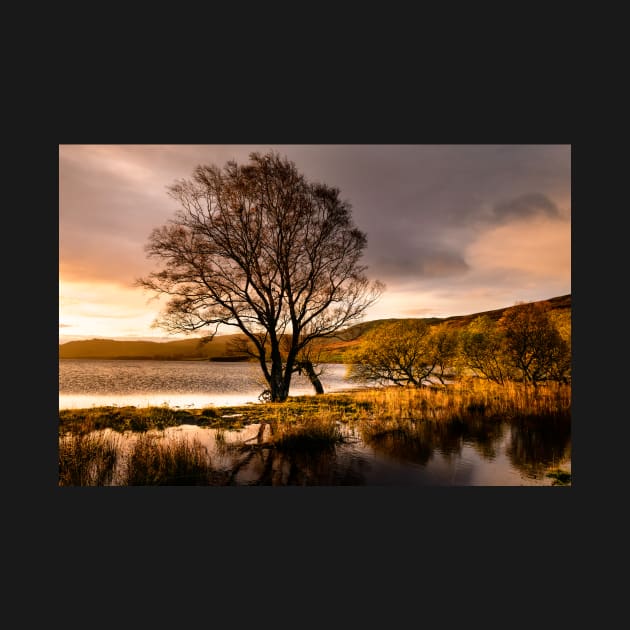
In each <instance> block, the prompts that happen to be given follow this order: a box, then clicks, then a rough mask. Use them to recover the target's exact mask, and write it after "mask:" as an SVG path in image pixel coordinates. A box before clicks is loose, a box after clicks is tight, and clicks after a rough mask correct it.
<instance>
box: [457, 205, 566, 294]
mask: <svg viewBox="0 0 630 630" xmlns="http://www.w3.org/2000/svg"><path fill="white" fill-rule="evenodd" d="M465 258H466V261H467V262H468V264H469V265H470V267H471V268H473V269H474V270H475V273H476V274H478V275H480V276H483V277H485V278H486V281H488V280H492V281H493V282H495V283H499V282H501V283H505V282H512V284H515V285H516V284H518V283H521V284H524V285H526V286H536V285H538V286H541V285H543V284H544V285H549V286H553V285H555V284H561V283H565V285H567V286H568V285H570V280H571V229H570V223H568V222H567V221H565V220H562V219H558V218H554V217H549V216H544V215H535V216H533V217H526V218H519V219H518V220H516V221H513V222H511V223H509V224H507V225H501V226H498V227H495V228H492V229H490V230H488V231H486V232H485V233H483V234H482V235H481V236H480V237H479V238H478V239H477V240H476V241H474V242H473V243H471V245H470V246H469V247H468V248H467V250H466V253H465Z"/></svg>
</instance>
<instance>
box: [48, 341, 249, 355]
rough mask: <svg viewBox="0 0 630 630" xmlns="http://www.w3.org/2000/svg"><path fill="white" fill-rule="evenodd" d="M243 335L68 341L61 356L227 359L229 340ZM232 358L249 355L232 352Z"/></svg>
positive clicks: (62, 346) (60, 347)
mask: <svg viewBox="0 0 630 630" xmlns="http://www.w3.org/2000/svg"><path fill="white" fill-rule="evenodd" d="M239 336H240V335H223V336H218V337H215V338H214V339H213V340H212V341H211V342H208V343H201V340H200V339H199V338H197V337H196V338H192V339H178V340H177V341H163V342H162V341H115V340H113V339H88V340H82V341H68V342H66V343H62V344H60V345H59V358H60V359H165V360H171V361H175V360H194V359H197V360H226V359H227V357H228V355H229V342H230V341H231V340H232V339H234V338H235V337H239ZM229 358H230V360H231V361H238V360H239V359H246V358H247V357H243V356H242V355H236V356H230V357H229Z"/></svg>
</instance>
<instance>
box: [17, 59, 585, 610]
mask: <svg viewBox="0 0 630 630" xmlns="http://www.w3.org/2000/svg"><path fill="white" fill-rule="evenodd" d="M252 63H253V62H252ZM390 63H391V61H390ZM412 65H413V64H412ZM392 67H393V66H392ZM421 67H422V66H421V65H420V64H419V65H418V67H417V68H415V70H416V72H414V71H413V70H414V68H411V69H409V70H410V72H408V73H403V72H398V73H396V72H394V73H392V74H389V73H388V72H387V68H383V67H382V66H381V72H380V73H379V78H380V79H381V81H380V82H375V80H374V79H375V77H374V76H373V75H372V74H371V72H370V69H369V67H366V65H361V66H360V67H359V68H358V69H356V68H354V66H353V63H352V62H351V61H350V60H349V59H346V60H345V62H344V63H343V64H342V68H341V70H344V71H340V72H337V73H336V74H333V80H332V81H328V82H326V79H328V78H329V76H328V75H327V74H326V71H322V75H319V74H318V75H315V74H311V75H310V77H309V81H304V83H303V84H302V85H296V86H288V85H285V86H284V90H277V91H276V90H268V91H259V89H258V88H259V87H260V84H261V83H262V79H261V78H260V77H259V78H258V80H254V81H253V84H252V85H251V86H248V87H249V89H244V88H243V85H242V83H241V81H240V80H238V81H237V80H233V81H232V82H230V83H229V84H228V85H227V87H225V86H223V84H221V85H222V89H221V90H220V91H219V94H215V93H213V90H212V87H209V88H207V89H208V92H207V94H206V92H205V91H203V90H202V94H206V97H207V98H203V97H202V94H200V95H198V96H197V95H196V93H195V90H194V89H193V86H191V89H190V93H189V94H188V93H187V94H183V95H182V92H181V91H180V90H178V89H175V88H172V86H171V84H170V82H169V83H166V84H165V83H164V82H161V81H157V80H156V81H155V82H154V83H152V84H151V89H146V85H147V84H146V82H145V81H144V78H143V79H142V81H141V82H140V84H139V85H138V84H136V80H137V77H135V76H130V75H129V74H127V75H125V76H124V80H123V78H122V75H121V76H112V75H109V74H108V76H107V78H108V79H109V80H108V81H107V80H106V81H105V82H100V81H99V80H98V77H94V78H93V79H92V80H91V81H87V82H82V83H81V85H80V86H77V85H76V84H74V85H73V81H74V80H75V79H76V76H75V75H70V76H66V77H64V78H65V79H67V80H66V82H65V83H61V84H60V86H59V87H60V92H59V93H63V99H62V102H61V103H60V104H58V105H57V106H56V108H54V110H53V111H54V119H53V118H50V117H47V120H48V121H49V122H50V125H49V127H48V129H47V130H46V132H47V133H45V134H44V136H47V140H45V141H44V142H43V149H44V158H45V163H46V166H47V169H46V172H47V173H48V178H47V180H46V185H45V186H44V185H41V186H37V187H35V189H33V187H32V186H31V188H30V189H29V190H30V192H31V193H32V194H33V197H34V198H33V200H32V203H36V204H38V205H39V207H41V208H47V209H48V210H47V211H46V220H48V219H50V221H51V224H50V226H48V227H47V228H46V229H45V230H38V233H37V234H36V236H37V237H38V238H39V241H40V242H38V243H37V248H38V251H42V252H45V254H44V255H45V263H44V264H43V265H42V267H43V269H40V270H39V272H41V277H42V282H41V283H42V284H45V285H46V286H47V287H49V289H50V291H51V295H50V296H49V298H48V299H47V302H50V304H51V310H53V309H54V304H55V302H56V301H57V300H56V298H55V294H54V287H55V284H56V283H57V280H58V268H55V265H54V263H53V261H54V260H55V258H56V257H57V256H58V251H57V250H56V249H55V243H54V239H53V238H52V235H53V234H54V233H55V231H56V228H55V223H54V213H53V211H52V208H53V205H54V199H55V195H58V177H57V175H58V168H57V167H58V145H59V144H67V143H108V144H109V143H111V144H116V143H138V144H144V143H147V144H151V143H157V142H159V143H164V144H168V143H173V144H187V143H189V144H223V143H238V142H242V143H244V144H245V143H246V144H265V143H271V144H285V143H299V144H307V143H314V144H328V143H335V144H342V143H348V144H379V143H387V144H477V143H479V144H571V145H572V163H573V164H575V160H576V144H575V135H576V127H575V124H574V119H573V116H572V115H571V112H572V110H573V103H571V102H570V98H569V96H570V93H569V94H567V93H562V87H563V85H564V84H565V83H566V81H560V85H558V84H557V83H554V81H553V80H552V78H550V79H549V80H548V82H547V83H545V84H544V85H540V84H537V88H538V89H536V90H527V89H521V88H522V87H523V83H521V84H519V82H518V76H517V77H515V80H513V81H512V82H511V83H509V86H508V85H506V83H505V76H504V75H501V76H500V77H496V76H483V75H481V74H477V73H475V72H466V71H465V70H466V69H464V71H463V72H460V73H459V74H457V75H456V76H453V74H448V75H447V74H445V75H444V76H442V77H439V78H438V79H437V80H434V81H433V82H429V83H427V82H426V81H424V80H423V76H422V73H421ZM519 67H520V68H523V65H520V66H519ZM506 72H512V73H513V72H514V69H513V68H512V69H511V70H506ZM271 74H272V75H273V77H276V75H275V74H273V73H271ZM155 78H157V77H155ZM434 78H435V77H434ZM520 78H521V80H522V81H523V82H524V84H526V80H525V77H523V76H522V75H521V76H520ZM191 80H192V77H191ZM216 84H217V82H216V80H215V81H212V82H211V85H215V86H216ZM273 85H274V87H277V85H278V83H277V82H274V83H273ZM324 86H325V88H326V89H325V90H322V89H313V88H315V87H317V88H322V87H324ZM270 92H273V94H270ZM322 92H323V93H322ZM541 94H545V95H546V98H544V99H543V98H540V97H541ZM228 96H229V97H228ZM577 146H578V150H577V159H578V160H580V162H579V164H583V163H584V162H583V160H584V155H585V152H586V151H583V150H582V149H581V146H582V145H581V143H578V145H577ZM590 166H593V167H594V166H595V165H594V164H592V163H591V164H589V168H590ZM572 168H573V167H572ZM584 170H585V167H584V166H583V165H581V166H579V172H581V173H582V178H581V179H580V184H579V187H578V192H579V200H578V202H577V203H575V204H574V210H573V211H574V213H575V212H576V211H577V212H578V213H580V212H583V211H584V208H585V207H586V206H587V204H588V187H589V185H592V184H589V182H588V181H587V180H588V179H590V178H586V177H584ZM572 177H573V175H572ZM573 183H574V182H573V181H572V186H573ZM591 194H592V193H591ZM575 224H579V220H576V219H574V229H573V242H574V246H573V259H574V263H573V269H574V271H573V280H574V281H573V285H574V288H573V290H572V295H573V299H574V300H575V298H577V300H576V301H575V303H576V304H577V309H578V317H577V318H575V317H574V356H580V357H581V358H580V362H582V361H584V360H585V359H584V354H586V356H588V348H585V346H584V345H582V340H581V330H580V329H581V327H582V326H584V322H585V319H586V317H587V316H585V315H584V314H583V313H584V311H583V309H587V311H588V304H587V301H588V300H587V298H585V296H584V293H583V291H582V287H583V282H582V274H583V272H584V268H583V266H582V269H581V271H580V266H581V265H580V263H578V262H577V261H579V257H580V256H581V253H580V250H579V249H578V248H577V247H576V245H577V243H576V240H577V239H576V233H577V232H578V231H579V229H578V227H577V226H576V225H575ZM57 234H58V225H57ZM576 259H577V260H576ZM55 276H57V278H55ZM576 283H577V290H576V289H575V287H576ZM45 318H46V319H48V318H50V319H51V330H48V325H44V329H45V330H46V331H48V332H46V333H45V335H44V337H45V340H46V341H45V345H46V349H47V350H46V356H45V358H44V365H45V374H44V380H45V382H46V384H45V385H44V387H48V389H47V390H45V394H44V396H42V397H38V400H36V405H35V411H34V416H33V417H29V418H28V420H27V422H28V423H29V424H30V423H34V424H35V426H36V428H35V429H31V428H30V427H29V429H28V435H30V436H31V437H32V436H35V435H36V436H37V443H38V445H40V446H41V447H42V448H41V454H38V455H37V456H35V455H29V459H31V457H32V458H35V457H37V458H38V461H39V462H40V463H41V465H40V466H35V468H34V469H31V470H29V471H28V474H27V476H26V478H25V480H24V481H21V482H18V481H17V480H14V481H12V482H11V483H13V484H14V485H15V486H16V490H17V493H18V497H19V498H18V505H19V506H20V508H21V509H22V517H23V518H22V519H21V521H22V522H23V523H24V524H25V530H26V532H28V533H30V534H31V535H34V534H35V533H36V532H41V530H44V533H43V534H40V536H41V538H40V541H39V543H38V545H37V548H39V549H41V550H42V552H43V551H44V550H48V552H50V550H51V549H55V550H57V552H56V553H54V554H53V557H54V562H55V563H56V565H57V567H58V568H59V572H60V575H61V576H64V577H68V576H70V575H74V577H75V578H76V577H78V574H80V573H81V572H82V571H88V570H89V569H90V568H93V566H94V565H95V564H96V565H98V563H99V562H103V561H112V563H113V564H115V570H116V572H117V574H118V577H119V578H120V579H121V582H122V583H123V584H126V585H127V586H129V585H130V584H132V583H133V578H132V577H131V576H129V575H126V574H125V566H129V564H130V565H131V566H141V565H142V562H141V561H145V563H146V568H148V569H149V571H148V572H147V573H146V574H144V578H143V579H146V577H147V575H151V571H153V570H155V571H156V572H157V571H160V572H164V571H166V572H169V571H174V570H176V569H177V568H178V567H179V566H180V563H181V564H182V565H185V566H186V567H187V568H188V569H190V568H191V567H203V566H207V567H208V571H209V572H212V573H215V572H216V573H220V572H221V571H225V572H226V573H225V575H226V576H227V577H229V578H236V573H237V569H239V565H241V563H243V562H246V563H247V567H248V568H247V569H245V573H248V572H249V571H251V572H253V574H254V576H253V577H252V578H251V581H250V588H244V589H243V590H251V589H253V590H255V589H257V588H258V587H259V586H260V582H259V580H260V579H261V575H262V577H263V579H264V580H272V579H273V580H276V579H280V580H283V582H284V583H289V586H290V589H293V588H296V586H295V584H293V583H292V580H291V579H290V578H291V574H292V573H297V574H299V575H303V574H304V573H306V574H307V578H308V579H309V580H311V579H312V578H313V577H314V576H313V575H312V574H311V571H312V570H313V569H314V568H317V567H320V568H321V569H322V570H324V571H325V572H326V573H327V574H328V577H332V578H333V582H335V584H336V588H337V589H339V591H343V590H344V589H351V588H352V586H353V585H352V583H351V581H352V580H353V579H356V580H358V582H359V583H360V584H361V585H363V586H366V587H367V585H368V584H369V577H370V576H371V577H372V579H373V580H374V582H375V583H376V584H378V585H379V588H380V589H382V590H383V592H384V593H388V594H389V589H388V588H387V575H388V574H391V575H392V578H393V580H392V581H393V582H394V583H396V584H400V583H401V575H402V574H401V573H400V572H401V570H402V569H403V568H405V567H407V568H410V569H411V571H412V574H415V575H416V576H417V575H418V574H423V575H424V577H425V578H427V577H430V576H431V575H434V576H435V579H436V580H438V581H439V582H441V583H442V584H444V588H445V589H446V590H448V591H449V592H450V593H451V594H454V595H455V594H456V593H457V592H458V585H459V584H460V582H462V581H464V582H465V588H467V589H469V588H471V582H472V581H474V580H476V579H477V572H478V570H479V567H481V566H485V567H487V568H488V569H489V570H491V571H492V570H494V571H495V573H498V575H495V577H494V578H490V583H493V584H495V586H496V580H497V579H499V580H500V579H501V575H500V574H501V573H502V572H504V573H507V574H509V575H510V576H511V577H512V579H513V580H515V581H516V583H518V584H520V585H521V586H522V585H524V583H525V582H524V581H523V580H522V575H521V572H522V574H523V575H528V576H530V577H531V578H532V579H533V575H534V574H535V575H537V576H539V578H540V577H543V580H544V577H547V578H549V579H550V580H551V581H553V579H554V576H555V570H559V571H560V573H561V575H564V576H565V578H564V579H568V580H570V579H571V578H570V576H567V575H566V573H567V567H568V570H569V571H570V570H571V568H572V567H573V566H574V562H575V561H574V558H573V552H574V551H575V549H574V547H573V546H572V543H571V537H570V536H571V531H573V530H574V529H575V528H577V527H578V526H579V522H578V520H577V519H578V516H579V514H578V506H579V503H578V502H579V501H584V500H585V499H586V497H587V489H588V485H589V483H588V480H587V477H588V476H589V473H587V472H586V470H587V468H586V467H587V466H588V462H587V461H586V460H587V459H588V457H587V456H586V455H585V452H584V451H585V447H584V445H583V443H582V441H583V440H584V439H587V438H586V437H585V431H583V430H582V429H580V430H576V431H575V432H574V434H575V436H576V438H577V442H578V443H577V444H576V445H575V446H574V453H575V457H573V458H572V460H573V462H574V465H573V468H574V471H575V479H574V482H573V486H572V487H571V488H448V489H444V488H435V489H422V490H417V489H416V490H413V489H403V488H354V487H350V488H308V489H295V488H256V489H250V488H234V489H232V488H228V489H224V488H219V489H214V488H211V489H200V488H177V489H174V488H133V489H131V488H97V489H90V488H59V487H58V486H57V461H56V439H57V433H56V424H55V423H54V422H52V418H53V417H56V416H55V414H56V410H57V395H58V390H57V385H56V382H57V370H58V365H57V356H58V355H57V351H58V346H57V340H58V331H53V330H52V325H54V323H55V320H57V319H58V317H57V313H56V312H54V311H53V313H52V314H47V315H45ZM34 320H35V321H33V322H32V328H31V330H37V331H39V330H40V329H41V327H42V321H41V318H40V315H39V313H37V314H36V315H35V317H34ZM38 347H39V344H38ZM585 350H586V353H585ZM38 356H39V355H38ZM580 372H581V370H580V368H579V366H576V369H575V381H574V382H575V386H577V387H580V386H584V387H586V388H587V387H588V385H587V383H586V382H585V380H586V379H585V377H584V374H583V372H582V374H581V373H580ZM575 386H574V387H575ZM587 398H588V396H587V395H585V394H584V393H579V394H577V395H576V396H575V401H576V402H575V404H574V427H576V428H577V427H578V426H579V425H580V424H581V423H583V422H584V420H585V418H586V416H587V415H588V405H589V404H590V403H589V401H588V400H587ZM27 404H28V406H29V407H30V402H28V403H27ZM28 415H29V416H30V414H28ZM42 425H44V429H42V428H41V427H42ZM574 443H575V442H574ZM51 446H52V448H51ZM28 475H32V476H33V478H32V480H28ZM24 484H26V485H24ZM86 548H87V549H88V550H89V551H88V552H87V553H86ZM182 548H184V549H185V551H183V553H182ZM257 554H261V555H262V556H263V558H264V559H265V560H266V562H265V561H263V562H262V563H261V564H260V565H258V568H256V566H257V565H256V561H255V559H256V555H257ZM125 563H128V564H125ZM327 563H330V564H327ZM513 565H517V566H513ZM64 566H65V567H66V568H68V567H70V569H68V570H66V571H64V570H63V567H64ZM346 566H348V569H347V573H345V569H344V567H346ZM72 567H74V569H75V571H74V572H73V571H72V570H71V568H72ZM78 567H80V568H81V570H79V571H77V570H76V569H77V568H78ZM210 567H213V568H212V569H211V568H210ZM240 568H241V569H243V567H242V566H241V567H240ZM469 568H470V569H471V571H472V576H471V575H470V574H467V573H466V572H467V570H468V569H469ZM203 572H204V571H203V570H202V573H203ZM462 573H463V574H464V576H466V577H465V578H462ZM427 574H429V575H427ZM272 576H273V578H272ZM336 576H337V577H336ZM349 576H352V577H349ZM458 576H459V579H458ZM171 577H173V578H175V576H174V575H172V576H171ZM246 578H247V575H243V576H241V578H240V579H246ZM323 579H324V580H326V577H324V578H323ZM412 580H413V578H412ZM167 583H169V584H171V582H170V580H167ZM212 583H214V582H212ZM263 583H264V582H263ZM234 586H235V588H236V586H237V585H234ZM533 586H534V585H533V584H532V587H533ZM138 588H139V589H140V585H138ZM333 588H335V587H333ZM541 588H544V587H542V586H541ZM551 588H553V587H551ZM556 588H558V585H557V584H556ZM82 589H85V590H86V591H87V587H86V586H85V585H84V586H83V587H82V588H80V589H79V591H80V592H83V591H82ZM178 590H179V589H176V591H178ZM239 590H240V589H239ZM408 590H409V589H403V592H405V593H406V594H407V596H408V594H409V593H408ZM517 590H518V588H517ZM499 591H501V589H499ZM59 592H60V593H61V592H62V591H61V590H60V591H59ZM195 592H196V590H195ZM241 592H242V591H241ZM155 594H156V595H159V593H155ZM209 597H211V595H209ZM331 597H332V598H333V599H337V595H331ZM366 597H367V598H368V599H369V597H370V595H369V591H368V593H364V598H366ZM413 597H421V595H419V594H417V593H416V594H414V595H413ZM363 601H365V599H364V600H363ZM483 606H484V607H485V606H486V604H483ZM209 618H210V619H211V618H212V617H211V615H210V617H209Z"/></svg>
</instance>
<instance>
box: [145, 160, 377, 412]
mask: <svg viewBox="0 0 630 630" xmlns="http://www.w3.org/2000/svg"><path fill="white" fill-rule="evenodd" d="M249 157H250V162H249V163H248V164H245V165H238V164H237V163H236V162H235V161H229V162H227V163H226V165H225V166H224V167H223V168H222V169H221V168H219V167H217V166H214V165H213V166H198V167H197V168H196V169H195V170H194V173H193V176H192V179H183V180H179V181H177V182H176V183H175V184H174V185H172V186H171V187H170V188H169V193H170V195H171V196H172V197H173V198H174V199H175V200H176V201H178V202H179V204H180V206H181V208H180V209H179V210H178V212H177V213H176V215H175V218H174V219H173V220H171V221H170V222H169V223H168V224H166V225H164V226H162V227H160V228H157V229H155V230H154V231H153V232H152V234H151V235H150V238H149V243H148V245H147V252H148V254H149V255H150V256H152V257H155V258H157V259H159V260H160V261H161V262H162V263H163V267H162V269H161V270H160V271H157V272H154V273H151V274H150V275H149V276H148V277H146V278H142V279H140V280H139V281H138V284H139V285H140V286H143V287H145V288H147V289H150V290H151V291H154V292H155V293H156V294H162V295H166V296H168V297H169V301H168V304H167V306H166V309H165V311H164V312H163V313H162V316H161V318H160V319H159V320H158V321H157V325H159V326H161V327H163V328H166V329H169V330H172V331H179V332H191V331H195V330H198V329H201V328H205V327H210V328H211V331H212V332H211V333H210V335H209V338H212V337H213V336H214V334H216V332H217V329H218V327H219V326H220V325H222V324H223V325H227V326H234V327H237V328H239V329H240V330H241V331H242V332H243V333H244V334H245V336H246V338H247V341H248V347H249V349H250V352H251V353H252V355H253V356H255V357H256V359H257V360H258V362H259V363H260V367H261V370H262V373H263V375H264V378H265V380H266V382H267V384H268V386H269V387H268V391H267V394H268V399H269V400H271V401H274V402H282V401H284V400H286V398H287V396H288V395H289V387H290V384H291V376H292V374H293V373H294V372H295V371H296V370H297V369H307V368H308V367H309V366H308V365H301V364H300V363H299V357H300V354H301V353H304V351H305V350H306V349H307V348H308V347H309V344H311V342H312V341H313V340H314V339H317V338H321V337H325V336H329V335H331V334H333V333H335V332H336V331H338V330H341V329H342V328H344V327H345V326H347V325H348V324H350V323H354V322H356V321H358V320H359V319H360V318H361V317H362V316H363V314H364V313H365V310H366V309H367V307H368V306H370V305H371V304H372V303H373V302H374V301H375V300H376V299H377V298H378V297H379V295H380V293H381V292H382V290H383V285H382V284H381V283H379V282H375V283H372V284H370V283H369V281H368V279H367V278H366V276H365V275H364V271H365V267H364V266H361V265H360V264H359V261H360V258H361V256H362V254H363V250H364V248H365V246H366V244H367V240H366V235H365V234H364V233H363V232H361V231H360V230H358V229H357V228H356V227H355V226H354V225H353V222H352V217H351V206H350V204H349V203H348V202H347V201H342V200H341V199H340V198H339V192H340V191H339V190H338V189H337V188H332V187H329V186H327V185H325V184H320V183H311V182H308V181H307V180H306V179H305V177H304V176H303V175H302V174H300V173H299V172H298V171H297V169H296V167H295V165H294V164H293V163H292V162H290V161H288V160H287V159H286V158H284V159H282V158H280V156H279V155H278V154H276V153H274V152H270V153H268V154H264V155H261V154H259V153H252V154H250V156H249ZM283 344H284V345H283ZM310 367H312V365H311V366H310Z"/></svg>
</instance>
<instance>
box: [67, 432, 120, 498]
mask: <svg viewBox="0 0 630 630" xmlns="http://www.w3.org/2000/svg"><path fill="white" fill-rule="evenodd" d="M118 458H119V437H118V436H115V435H112V434H111V433H90V434H84V433H81V434H68V435H63V436H60V437H59V485H60V486H105V485H109V484H110V483H111V481H112V478H113V475H114V470H115V467H116V463H117V461H118Z"/></svg>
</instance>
